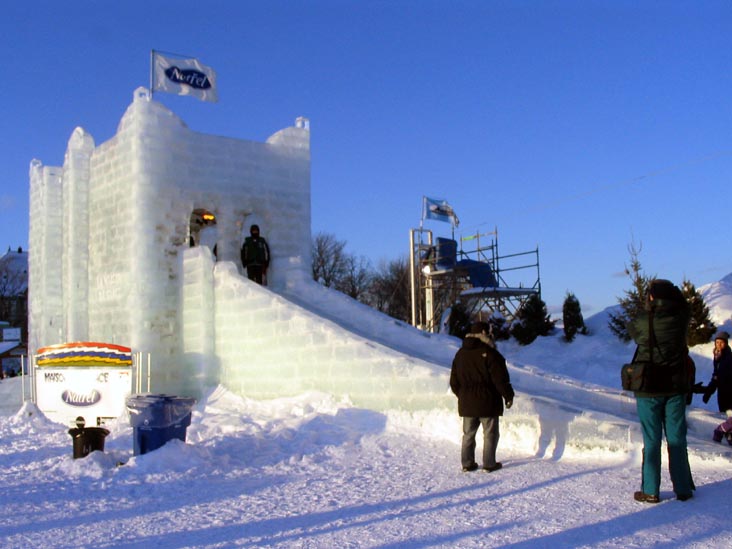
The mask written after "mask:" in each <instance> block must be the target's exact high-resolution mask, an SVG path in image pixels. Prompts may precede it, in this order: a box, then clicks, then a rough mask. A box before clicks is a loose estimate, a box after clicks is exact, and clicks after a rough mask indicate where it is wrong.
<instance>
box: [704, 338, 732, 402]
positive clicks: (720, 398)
mask: <svg viewBox="0 0 732 549" xmlns="http://www.w3.org/2000/svg"><path fill="white" fill-rule="evenodd" d="M715 390H716V391H717V404H718V405H719V411H720V412H726V411H727V410H732V350H731V349H730V348H729V345H727V346H725V347H724V348H723V349H722V352H721V353H720V354H719V356H715V357H714V373H713V374H712V380H711V381H710V382H709V386H708V388H707V394H709V395H712V394H714V391H715Z"/></svg>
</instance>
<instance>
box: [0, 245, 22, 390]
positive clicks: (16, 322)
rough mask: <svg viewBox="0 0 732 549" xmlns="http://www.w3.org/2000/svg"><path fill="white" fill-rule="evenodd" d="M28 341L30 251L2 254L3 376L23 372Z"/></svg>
mask: <svg viewBox="0 0 732 549" xmlns="http://www.w3.org/2000/svg"><path fill="white" fill-rule="evenodd" d="M27 340H28V252H25V251H23V248H18V249H17V250H11V249H10V248H8V251H7V253H6V254H5V255H3V256H2V257H0V378H2V377H5V376H8V375H15V374H16V373H19V372H20V365H21V361H20V357H21V356H22V355H25V354H26V352H27V351H26V346H25V342H26V341H27Z"/></svg>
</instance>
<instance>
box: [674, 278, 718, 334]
mask: <svg viewBox="0 0 732 549" xmlns="http://www.w3.org/2000/svg"><path fill="white" fill-rule="evenodd" d="M681 292H682V293H683V294H684V297H685V298H686V301H687V303H688V304H689V309H690V312H691V320H690V321H689V334H688V336H687V338H686V344H687V345H688V346H689V347H693V346H694V345H699V344H700V343H707V342H708V341H709V340H710V339H711V338H712V336H713V335H714V332H715V331H716V330H717V326H715V324H714V322H712V320H711V319H710V318H709V307H707V304H706V303H705V302H704V298H703V297H702V295H701V294H700V293H699V291H698V290H697V289H696V288H695V287H694V285H693V284H692V283H691V282H690V281H688V280H684V282H683V283H682V285H681Z"/></svg>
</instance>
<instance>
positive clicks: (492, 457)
mask: <svg viewBox="0 0 732 549" xmlns="http://www.w3.org/2000/svg"><path fill="white" fill-rule="evenodd" d="M490 332H491V330H490V326H489V325H488V324H487V323H485V322H476V323H474V324H473V325H472V326H471V327H470V333H469V334H467V335H466V336H465V339H464V340H463V344H462V347H461V348H460V349H459V350H458V352H457V353H456V354H455V358H454V359H453V361H452V369H451V370H450V388H451V389H452V392H453V393H455V395H456V396H457V399H458V413H459V414H460V417H462V418H463V438H462V444H461V449H460V461H461V462H462V466H463V471H475V470H476V469H477V468H478V464H477V463H476V462H475V435H476V434H477V433H478V428H479V427H481V426H482V427H483V470H484V471H487V472H489V473H492V472H494V471H497V470H499V469H500V468H501V467H503V464H502V463H501V462H500V461H496V449H497V448H498V438H499V435H500V433H499V426H498V418H499V416H501V415H503V406H504V402H505V406H506V408H510V407H511V405H512V404H513V398H514V391H513V387H512V386H511V379H510V377H509V375H508V368H506V359H505V358H503V355H502V354H501V353H499V352H498V350H497V349H496V344H495V342H494V341H493V338H492V337H491V336H490Z"/></svg>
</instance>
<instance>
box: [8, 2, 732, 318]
mask: <svg viewBox="0 0 732 549" xmlns="http://www.w3.org/2000/svg"><path fill="white" fill-rule="evenodd" d="M731 28H732V5H730V3H729V2H728V1H722V0H720V1H704V2H644V1H640V2H638V1H623V0H614V1H612V2H610V1H603V2H599V1H593V0H589V1H588V0H584V1H564V2H554V1H514V2H505V1H497V2H491V1H481V2H478V1H476V2H466V1H452V2H447V1H442V2H436V1H429V0H419V1H409V2H407V1H399V0H391V1H381V2H348V1H335V0H333V1H319V0H310V1H267V2H250V1H233V0H232V1H211V2H200V1H196V2H191V1H177V2H173V1H166V2H162V1H155V0H151V1H147V2H138V1H136V0H131V1H125V2H115V3H112V2H98V1H85V0H80V1H75V2H69V3H61V2H55V1H53V2H51V1H49V2H38V1H34V0H29V1H28V2H25V3H23V4H22V5H21V3H20V2H14V3H12V4H10V5H9V6H6V7H5V8H4V16H3V18H2V20H0V48H1V50H2V52H3V54H4V55H3V57H4V71H3V73H4V79H3V80H4V82H3V86H2V95H1V96H0V97H2V101H0V105H1V106H0V109H2V111H1V112H0V115H1V117H0V119H1V120H2V124H0V166H2V179H1V180H0V217H1V218H2V220H3V223H2V236H3V238H1V239H0V246H2V247H3V249H7V247H8V246H10V247H13V248H15V247H17V246H23V247H27V244H28V236H27V235H28V169H29V164H30V161H31V160H32V159H33V158H38V159H39V160H41V161H42V162H43V163H44V164H46V165H62V164H63V155H64V152H65V150H66V145H67V142H68V140H69V138H70V136H71V133H72V131H73V130H74V128H75V127H77V126H81V127H83V128H84V129H86V130H87V131H88V132H90V133H91V135H92V136H93V137H94V139H95V142H96V143H97V144H100V143H102V142H104V141H106V140H108V139H109V138H111V137H112V136H113V134H114V132H115V131H116V127H117V124H118V122H119V119H120V117H121V116H122V114H123V113H124V111H125V109H126V108H127V106H128V105H129V104H130V103H131V101H132V93H133V91H134V90H135V88H137V87H138V86H147V85H148V84H149V70H150V50H151V49H153V48H154V49H158V50H164V51H170V52H178V53H183V54H189V55H192V56H195V57H197V58H198V59H200V60H201V62H203V63H204V64H207V65H209V66H211V67H213V68H214V69H215V70H216V71H217V78H218V87H219V103H217V104H210V103H203V102H200V101H197V100H195V99H192V98H188V97H177V96H173V95H169V94H162V93H160V94H156V96H155V97H156V100H158V101H160V102H162V103H163V104H165V105H166V106H167V107H168V108H170V109H171V110H173V111H174V112H175V113H176V114H177V115H178V116H180V117H181V118H182V119H183V120H184V121H185V122H186V124H187V125H188V126H189V127H190V128H191V129H193V130H195V131H199V132H203V133H210V134H217V135H226V136H230V137H234V138H241V139H253V140H264V139H266V138H267V137H268V136H269V135H270V134H272V133H274V132H275V131H277V130H279V129H281V128H283V127H286V126H289V125H292V124H293V122H294V120H295V118H296V117H298V116H306V117H308V118H309V119H310V122H311V137H312V142H311V153H312V214H313V232H318V231H326V232H330V233H333V234H335V235H336V237H338V238H339V239H341V240H345V241H346V242H347V248H348V250H349V251H350V252H351V253H354V254H356V255H363V256H366V257H368V258H369V259H371V260H372V262H373V263H374V264H377V263H378V262H379V261H380V260H382V259H393V258H396V257H397V256H400V255H406V254H407V253H408V250H409V240H408V237H409V229H410V228H413V227H417V226H419V223H420V214H421V199H422V196H423V195H427V196H432V197H436V198H444V199H446V200H448V201H449V202H450V204H451V205H452V206H453V207H454V208H455V210H456V212H457V214H458V216H459V217H460V220H461V225H460V227H459V229H458V230H457V233H456V234H457V235H458V236H459V235H468V234H474V233H475V232H476V231H479V232H488V231H492V230H493V229H494V228H498V232H499V244H500V249H501V251H502V252H503V253H515V252H523V251H527V250H533V249H535V248H536V247H537V246H538V248H539V253H540V258H541V279H542V289H543V295H544V299H545V301H546V302H547V304H548V305H549V307H550V308H555V307H561V304H562V301H563V299H564V296H565V293H566V292H567V291H571V292H573V293H575V294H576V295H577V297H578V299H579V300H580V303H581V304H582V307H583V311H584V312H585V314H586V315H588V314H591V313H592V312H596V311H598V310H600V309H602V308H604V307H606V306H609V305H613V304H615V302H616V298H617V296H619V295H621V293H622V291H623V290H624V289H626V288H627V287H628V286H629V284H628V280H627V278H625V276H624V275H623V274H622V271H623V268H624V266H625V264H627V263H628V259H629V255H628V245H629V244H630V243H631V242H633V241H635V242H636V244H638V245H640V246H641V254H640V259H641V262H642V264H643V266H644V267H645V270H646V272H647V273H648V274H651V275H654V274H655V275H658V276H662V277H664V278H670V279H671V280H673V281H675V282H677V283H680V282H681V280H682V279H683V278H684V277H686V278H688V279H690V280H691V281H692V282H694V283H695V284H696V285H697V286H701V285H703V284H705V283H708V282H713V281H717V280H719V279H720V278H722V277H723V276H725V275H727V274H729V273H730V272H732V253H730V247H731V245H732V238H730V235H731V233H732V231H730V223H731V222H732V221H731V219H732V217H731V215H730V213H731V205H730V197H729V189H730V185H729V182H730V176H731V175H732V142H731V139H730V128H731V127H732V124H731V122H732V101H730V90H732V85H731V84H732V73H731V72H730V67H732V63H730V61H732V48H731V47H730V46H731V45H732V44H731V42H732V38H730V29H731ZM425 226H426V227H427V228H430V229H432V230H433V231H434V232H435V233H436V235H438V236H449V234H450V226H449V225H448V224H445V223H439V222H434V221H427V222H425ZM265 233H266V230H265Z"/></svg>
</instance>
